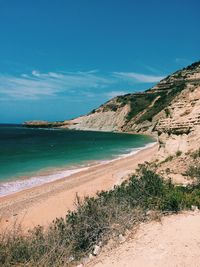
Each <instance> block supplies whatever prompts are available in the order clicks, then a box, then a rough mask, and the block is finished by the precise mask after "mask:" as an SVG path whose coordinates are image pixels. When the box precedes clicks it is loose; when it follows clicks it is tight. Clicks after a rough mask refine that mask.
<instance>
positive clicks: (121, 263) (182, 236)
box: [90, 212, 200, 267]
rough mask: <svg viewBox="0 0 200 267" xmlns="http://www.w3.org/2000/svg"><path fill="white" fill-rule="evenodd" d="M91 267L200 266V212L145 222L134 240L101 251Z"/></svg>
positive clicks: (134, 236)
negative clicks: (109, 249)
mask: <svg viewBox="0 0 200 267" xmlns="http://www.w3.org/2000/svg"><path fill="white" fill-rule="evenodd" d="M97 260H98V261H99V262H98V263H96V264H94V263H93V264H92V265H90V266H92V267H110V266H114V267H191V266H192V267H200V212H198V213H194V212H187V213H185V214H179V215H173V216H169V217H164V218H163V219H162V221H161V223H159V222H151V223H148V224H142V225H141V226H140V228H139V230H138V231H137V233H136V235H133V239H130V240H128V241H126V242H125V243H123V244H121V245H120V246H119V247H118V248H116V249H114V250H112V251H110V252H108V251H107V252H104V253H103V252H102V255H100V256H99V258H97Z"/></svg>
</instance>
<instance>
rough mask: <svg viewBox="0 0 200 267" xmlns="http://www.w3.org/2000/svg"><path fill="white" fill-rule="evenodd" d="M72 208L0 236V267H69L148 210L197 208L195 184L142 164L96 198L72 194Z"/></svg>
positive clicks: (198, 192) (143, 217)
mask: <svg viewBox="0 0 200 267" xmlns="http://www.w3.org/2000/svg"><path fill="white" fill-rule="evenodd" d="M76 205H77V209H76V210H75V211H71V212H68V213H67V215H66V217H65V218H58V219H56V220H55V221H53V222H52V224H51V225H50V226H49V227H48V229H46V230H44V229H43V228H42V227H40V226H38V227H36V228H35V229H33V230H32V231H29V233H28V234H27V235H22V234H20V233H18V234H17V233H13V234H10V233H8V234H9V235H5V234H4V235H1V236H0V266H11V265H12V266H34V267H35V266H55V267H56V266H59V267H60V266H68V265H70V263H69V259H70V258H71V257H72V256H73V258H74V261H76V260H77V261H78V260H79V259H80V258H82V257H84V256H85V255H88V254H89V253H91V252H92V250H93V247H94V245H95V244H98V242H99V241H103V242H107V240H108V239H109V238H110V237H111V236H115V235H116V236H118V235H119V233H123V232H124V231H125V230H126V229H129V228H132V227H133V226H134V225H135V224H137V223H139V222H141V221H144V220H147V219H148V217H147V215H146V214H147V211H148V210H154V211H158V212H161V213H168V212H178V211H179V210H182V209H187V208H190V207H191V205H197V206H198V207H200V186H199V184H196V185H192V186H187V187H182V186H175V185H173V184H172V182H171V180H169V181H165V180H163V178H162V177H161V176H159V175H158V174H156V173H155V172H153V171H152V170H151V169H150V168H149V167H148V166H146V165H142V166H140V168H139V169H138V171H137V173H136V174H135V175H133V176H132V177H131V178H130V180H129V181H125V182H123V183H122V184H121V185H120V186H115V188H114V189H113V190H110V191H102V192H99V193H98V194H97V197H95V198H94V197H91V198H89V197H87V198H85V199H84V201H81V200H80V198H79V197H78V196H77V198H76Z"/></svg>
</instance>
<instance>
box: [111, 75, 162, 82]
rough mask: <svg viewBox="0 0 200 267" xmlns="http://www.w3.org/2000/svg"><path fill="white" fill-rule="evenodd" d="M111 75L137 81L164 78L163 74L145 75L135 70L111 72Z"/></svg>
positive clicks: (156, 80) (157, 80)
mask: <svg viewBox="0 0 200 267" xmlns="http://www.w3.org/2000/svg"><path fill="white" fill-rule="evenodd" d="M113 75H114V76H115V77H118V78H121V79H123V80H126V81H130V82H131V81H132V82H138V83H155V82H159V81H160V80H162V79H163V78H164V76H157V75H146V74H141V73H136V72H113Z"/></svg>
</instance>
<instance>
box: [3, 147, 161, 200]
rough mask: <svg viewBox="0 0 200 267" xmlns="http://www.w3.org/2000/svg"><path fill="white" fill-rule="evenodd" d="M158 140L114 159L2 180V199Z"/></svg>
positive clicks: (127, 155)
mask: <svg viewBox="0 0 200 267" xmlns="http://www.w3.org/2000/svg"><path fill="white" fill-rule="evenodd" d="M155 144H156V142H151V143H148V144H146V145H145V146H143V147H138V148H133V149H131V150H130V152H128V153H124V154H120V155H118V156H116V157H115V158H113V159H105V160H97V161H94V162H91V163H88V164H85V165H83V164H81V165H77V166H76V165H72V166H71V167H70V166H68V167H63V168H53V169H50V168H49V170H48V169H47V170H45V171H43V170H41V171H40V172H39V173H38V174H37V175H32V176H30V177H27V178H24V179H23V178H20V177H19V178H16V179H13V180H10V181H6V180H5V181H1V182H0V199H1V198H2V197H5V196H9V195H11V194H15V193H18V192H21V191H23V190H27V189H31V188H34V187H37V186H40V185H43V184H46V183H50V182H54V181H56V180H59V179H63V178H66V177H70V176H71V175H73V174H75V173H79V172H81V171H84V170H88V169H89V168H90V167H93V166H98V165H102V164H108V163H109V162H113V161H116V160H120V159H122V158H126V157H129V156H131V155H135V154H137V153H138V152H139V151H141V150H143V149H146V148H148V147H152V146H153V145H155Z"/></svg>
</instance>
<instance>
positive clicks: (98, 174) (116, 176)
mask: <svg viewBox="0 0 200 267" xmlns="http://www.w3.org/2000/svg"><path fill="white" fill-rule="evenodd" d="M157 150H158V145H157V144H156V145H154V146H152V147H149V148H146V149H143V150H141V151H139V152H138V153H137V154H135V155H131V156H128V157H126V158H121V159H118V160H115V161H111V162H109V163H106V164H100V165H97V166H93V167H90V168H89V169H87V170H83V171H81V172H79V173H76V174H73V175H71V176H69V177H66V178H63V179H60V180H57V181H54V182H50V183H46V184H43V185H41V186H37V187H34V188H31V189H27V190H24V191H21V192H18V193H14V194H11V195H8V196H4V197H1V198H0V227H1V229H5V228H9V227H12V226H13V224H14V223H16V222H17V223H20V224H21V225H22V228H23V230H26V229H29V228H32V227H34V226H36V225H38V224H40V225H43V226H46V225H48V224H49V223H50V222H51V221H52V220H54V219H55V218H56V217H61V216H65V214H66V213H67V211H68V210H72V209H74V208H75V205H74V200H75V197H76V194H77V193H78V195H79V196H80V197H84V196H94V195H95V194H96V193H97V192H98V191H102V190H109V189H111V188H113V186H114V185H117V184H120V183H121V182H122V180H123V179H126V178H127V177H128V175H129V174H131V173H132V172H134V170H135V169H136V168H137V166H138V164H141V163H143V162H145V161H150V160H152V159H153V157H154V156H155V154H156V152H157Z"/></svg>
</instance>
